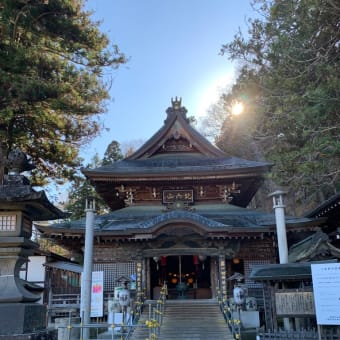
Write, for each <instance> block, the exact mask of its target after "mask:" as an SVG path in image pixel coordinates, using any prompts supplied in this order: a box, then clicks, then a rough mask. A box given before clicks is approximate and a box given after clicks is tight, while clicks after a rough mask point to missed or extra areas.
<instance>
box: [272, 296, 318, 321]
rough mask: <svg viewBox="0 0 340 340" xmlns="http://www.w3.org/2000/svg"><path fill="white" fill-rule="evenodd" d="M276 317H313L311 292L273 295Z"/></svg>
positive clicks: (313, 307)
mask: <svg viewBox="0 0 340 340" xmlns="http://www.w3.org/2000/svg"><path fill="white" fill-rule="evenodd" d="M275 304H276V314H277V315H286V316H289V315H292V316H293V315H294V316H308V315H315V306H314V296H313V292H289V293H287V292H285V293H275Z"/></svg>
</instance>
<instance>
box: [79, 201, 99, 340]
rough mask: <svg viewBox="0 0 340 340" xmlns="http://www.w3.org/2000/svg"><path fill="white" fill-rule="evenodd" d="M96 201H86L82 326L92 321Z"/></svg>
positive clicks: (86, 333) (85, 338)
mask: <svg viewBox="0 0 340 340" xmlns="http://www.w3.org/2000/svg"><path fill="white" fill-rule="evenodd" d="M95 209H96V207H95V199H94V198H88V199H86V206H85V212H86V229H85V249H84V269H83V273H82V275H83V279H82V299H83V301H82V307H83V308H82V313H81V319H82V324H83V325H87V324H89V323H90V321H91V317H90V315H91V286H92V263H93V227H94V216H95ZM89 335H90V329H89V328H84V330H83V340H88V339H89Z"/></svg>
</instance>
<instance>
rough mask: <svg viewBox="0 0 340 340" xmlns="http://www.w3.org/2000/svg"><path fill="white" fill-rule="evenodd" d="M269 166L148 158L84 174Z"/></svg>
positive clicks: (224, 160)
mask: <svg viewBox="0 0 340 340" xmlns="http://www.w3.org/2000/svg"><path fill="white" fill-rule="evenodd" d="M268 166H270V164H269V163H266V162H255V161H248V160H245V159H241V158H237V157H228V158H207V157H199V158H198V157H192V158H179V157H176V158H169V157H166V158H149V159H143V160H126V159H125V160H121V161H117V162H115V163H113V164H109V165H106V166H102V167H99V168H96V169H84V170H83V172H84V173H86V174H91V173H98V174H99V173H102V174H113V175H114V174H117V173H125V174H127V173H138V174H140V173H150V172H152V173H162V172H176V173H178V172H182V171H183V172H185V171H190V172H196V171H199V172H200V171H209V172H212V171H219V170H236V169H242V168H244V169H247V168H262V167H268Z"/></svg>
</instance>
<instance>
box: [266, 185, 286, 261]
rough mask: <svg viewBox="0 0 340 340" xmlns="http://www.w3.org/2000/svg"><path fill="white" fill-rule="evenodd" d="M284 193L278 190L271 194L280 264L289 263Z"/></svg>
mask: <svg viewBox="0 0 340 340" xmlns="http://www.w3.org/2000/svg"><path fill="white" fill-rule="evenodd" d="M284 194H285V192H284V191H281V190H277V191H275V192H273V193H272V194H270V195H269V196H271V197H273V208H274V210H275V220H276V233H277V244H278V248H279V259H280V264H283V263H288V244H287V234H286V220H285V207H286V206H285V205H284V204H283V198H282V196H283V195H284Z"/></svg>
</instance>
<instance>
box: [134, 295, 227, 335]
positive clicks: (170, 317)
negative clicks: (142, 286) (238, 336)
mask: <svg viewBox="0 0 340 340" xmlns="http://www.w3.org/2000/svg"><path fill="white" fill-rule="evenodd" d="M146 338H148V333H147V330H146V329H144V331H143V329H139V330H138V329H136V331H135V332H134V334H133V335H132V337H131V339H133V340H145V339H146ZM157 339H162V340H208V339H209V340H211V339H216V340H233V339H234V338H233V336H232V335H231V333H230V330H229V328H228V327H227V323H226V321H225V319H224V317H223V315H222V313H221V311H220V309H219V306H218V304H217V302H216V301H215V300H210V299H209V300H167V301H166V304H165V312H164V318H163V323H162V326H161V330H160V334H159V335H158V336H157Z"/></svg>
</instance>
